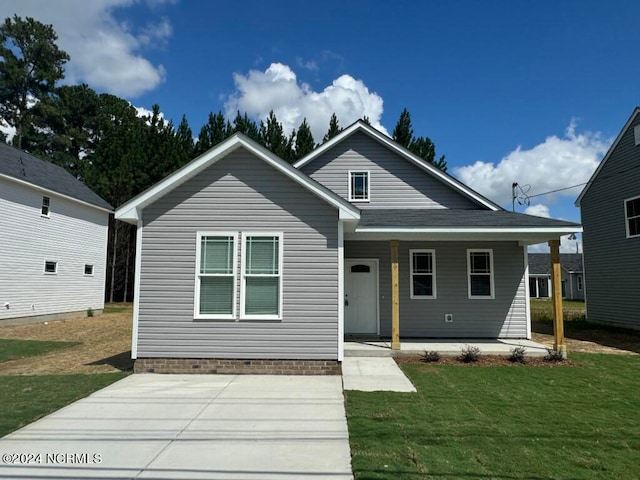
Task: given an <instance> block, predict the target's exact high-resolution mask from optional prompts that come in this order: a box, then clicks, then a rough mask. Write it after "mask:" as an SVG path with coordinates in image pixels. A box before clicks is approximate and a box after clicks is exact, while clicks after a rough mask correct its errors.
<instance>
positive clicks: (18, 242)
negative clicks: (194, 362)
mask: <svg viewBox="0 0 640 480" xmlns="http://www.w3.org/2000/svg"><path fill="white" fill-rule="evenodd" d="M110 212H112V207H111V205H109V204H108V203H107V202H105V201H104V200H103V199H102V198H100V197H99V196H98V195H96V194H95V193H94V192H93V191H92V190H90V189H89V188H88V187H87V186H86V185H84V184H83V183H82V182H80V181H79V180H77V179H76V178H74V177H73V176H72V175H71V174H70V173H68V172H67V171H66V170H64V169H63V168H61V167H59V166H57V165H54V164H52V163H50V162H46V161H44V160H40V159H39V158H36V157H34V156H32V155H29V154H28V153H26V152H23V151H21V150H18V149H15V148H13V147H11V146H9V145H7V144H5V143H4V142H0V266H1V267H0V325H1V324H8V323H15V322H17V321H21V322H24V321H43V320H49V319H59V318H69V317H73V316H82V315H86V314H87V311H88V310H89V309H92V310H93V311H94V312H96V313H99V312H101V311H102V309H103V308H104V285H105V273H106V262H107V259H106V256H107V229H108V223H109V213H110ZM27 317H28V318H27Z"/></svg>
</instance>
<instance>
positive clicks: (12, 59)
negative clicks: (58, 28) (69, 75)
mask: <svg viewBox="0 0 640 480" xmlns="http://www.w3.org/2000/svg"><path fill="white" fill-rule="evenodd" d="M57 40H58V35H57V34H56V32H55V31H54V30H53V27H52V26H51V25H45V24H43V23H40V22H38V21H37V20H34V19H33V18H30V17H27V18H26V19H24V20H23V19H22V18H20V17H18V16H17V15H14V16H13V19H11V18H7V19H5V21H4V23H3V24H2V25H0V117H1V118H2V119H4V121H5V122H7V123H8V124H9V125H11V126H13V127H15V129H16V134H15V137H14V139H13V144H14V145H15V146H16V147H18V148H24V146H25V145H24V143H25V142H24V137H25V136H26V135H28V133H33V132H36V131H37V129H36V128H34V127H33V122H34V117H35V116H36V113H37V111H38V110H39V109H41V108H42V105H40V103H41V102H42V101H44V100H46V99H47V98H48V97H49V96H50V95H51V94H52V93H53V92H54V90H55V84H56V82H57V81H58V80H61V79H62V78H64V64H65V62H66V61H67V60H69V55H67V54H66V53H65V52H64V51H62V50H60V49H59V48H58V46H57V45H56V41H57Z"/></svg>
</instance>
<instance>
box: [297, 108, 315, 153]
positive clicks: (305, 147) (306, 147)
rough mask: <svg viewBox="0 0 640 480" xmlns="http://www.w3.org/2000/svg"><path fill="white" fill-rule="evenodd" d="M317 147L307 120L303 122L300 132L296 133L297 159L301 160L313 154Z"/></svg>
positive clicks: (299, 128)
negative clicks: (310, 153)
mask: <svg viewBox="0 0 640 480" xmlns="http://www.w3.org/2000/svg"><path fill="white" fill-rule="evenodd" d="M315 147H316V142H315V140H314V139H313V134H312V133H311V128H310V127H309V124H308V123H307V119H306V118H305V119H304V120H302V123H301V124H300V127H298V132H297V133H296V140H295V148H294V151H295V159H296V160H299V159H301V158H302V157H304V156H305V155H307V154H308V153H309V152H311V151H312V150H313V149H314V148H315Z"/></svg>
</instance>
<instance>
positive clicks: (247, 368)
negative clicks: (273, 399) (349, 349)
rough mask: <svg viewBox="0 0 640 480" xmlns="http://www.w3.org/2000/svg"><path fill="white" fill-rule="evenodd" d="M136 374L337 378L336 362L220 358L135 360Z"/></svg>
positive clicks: (337, 363) (337, 366)
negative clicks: (327, 376) (313, 376)
mask: <svg viewBox="0 0 640 480" xmlns="http://www.w3.org/2000/svg"><path fill="white" fill-rule="evenodd" d="M133 371H134V372H135V373H201V374H203V373H205V374H206V373H222V374H233V375H238V374H240V375H242V374H245V375H248V374H252V375H340V374H341V373H342V368H341V365H340V362H338V361H336V360H243V359H220V358H138V359H137V360H136V361H135V364H134V367H133Z"/></svg>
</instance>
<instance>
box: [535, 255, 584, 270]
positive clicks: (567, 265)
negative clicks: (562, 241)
mask: <svg viewBox="0 0 640 480" xmlns="http://www.w3.org/2000/svg"><path fill="white" fill-rule="evenodd" d="M549 257H550V255H549V254H548V253H530V254H529V273H530V274H532V275H546V274H548V273H549V270H550V269H551V259H550V258H549ZM560 265H562V268H564V269H565V270H566V271H568V272H570V273H582V254H581V253H561V254H560Z"/></svg>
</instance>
